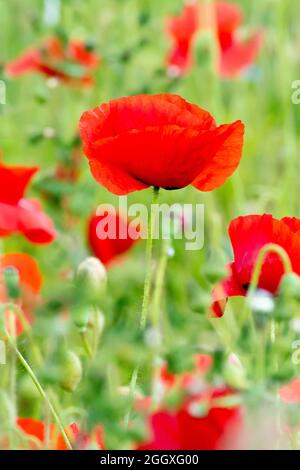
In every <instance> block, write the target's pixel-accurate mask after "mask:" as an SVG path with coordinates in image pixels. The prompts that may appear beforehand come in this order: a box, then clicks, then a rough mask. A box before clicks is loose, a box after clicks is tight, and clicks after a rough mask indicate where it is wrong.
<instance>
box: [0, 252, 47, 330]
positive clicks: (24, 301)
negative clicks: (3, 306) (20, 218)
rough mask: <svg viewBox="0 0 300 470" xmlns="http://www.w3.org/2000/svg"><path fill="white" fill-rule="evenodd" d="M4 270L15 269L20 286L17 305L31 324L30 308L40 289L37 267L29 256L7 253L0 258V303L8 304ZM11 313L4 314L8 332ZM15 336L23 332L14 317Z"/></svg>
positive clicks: (40, 279)
mask: <svg viewBox="0 0 300 470" xmlns="http://www.w3.org/2000/svg"><path fill="white" fill-rule="evenodd" d="M6 269H15V270H16V271H17V273H18V277H19V284H20V292H21V293H20V299H18V303H19V304H20V307H21V308H22V310H23V313H24V316H25V320H27V321H28V322H29V323H31V322H32V307H33V305H34V304H35V302H36V298H37V297H38V294H39V292H40V290H41V287H42V274H41V272H40V270H39V267H38V265H37V263H36V261H35V260H34V258H32V257H31V256H29V255H27V254H25V253H9V254H4V255H1V256H0V302H1V303H5V302H9V298H8V293H7V290H6V287H5V284H4V279H3V276H4V273H5V270H6ZM10 315H11V313H10V312H9V311H7V312H5V323H6V327H7V328H8V330H9V331H10V328H11V317H10ZM14 319H15V334H16V335H20V334H21V333H22V331H23V324H22V321H21V320H20V319H19V318H18V317H17V316H15V318H14Z"/></svg>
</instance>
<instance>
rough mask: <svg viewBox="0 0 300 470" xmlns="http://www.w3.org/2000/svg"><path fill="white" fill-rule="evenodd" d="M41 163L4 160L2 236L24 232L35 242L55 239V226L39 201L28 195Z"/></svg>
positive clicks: (1, 167)
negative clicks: (15, 163) (28, 164)
mask: <svg viewBox="0 0 300 470" xmlns="http://www.w3.org/2000/svg"><path fill="white" fill-rule="evenodd" d="M37 171H38V168H37V167H23V166H6V165H4V164H2V163H1V164H0V182H1V185H0V236H2V237H3V236H7V235H11V234H13V233H22V234H23V235H24V236H25V237H26V238H27V239H28V240H29V241H31V242H32V243H51V242H52V241H53V240H54V238H55V236H56V235H55V230H54V226H53V223H52V221H51V219H50V218H49V217H48V216H47V215H46V214H44V212H42V209H41V207H40V204H39V202H38V201H35V200H31V199H26V198H24V193H25V191H26V188H27V186H28V184H29V182H30V180H31V178H32V177H33V175H34V174H35V173H36V172H37Z"/></svg>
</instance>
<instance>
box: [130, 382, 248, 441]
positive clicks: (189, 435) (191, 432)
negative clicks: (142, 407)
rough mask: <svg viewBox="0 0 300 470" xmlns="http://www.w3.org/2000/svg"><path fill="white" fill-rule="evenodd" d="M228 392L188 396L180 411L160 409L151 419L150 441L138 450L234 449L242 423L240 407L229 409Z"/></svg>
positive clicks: (220, 390) (217, 391)
mask: <svg viewBox="0 0 300 470" xmlns="http://www.w3.org/2000/svg"><path fill="white" fill-rule="evenodd" d="M231 395H232V391H230V390H229V389H225V388H224V389H215V390H212V391H208V392H206V393H203V394H201V395H199V396H197V397H189V398H188V399H187V400H185V401H184V402H183V404H182V405H181V406H180V408H179V409H178V410H177V411H170V410H168V409H165V408H163V409H160V410H158V411H157V412H155V413H153V414H152V415H151V416H150V419H149V427H150V439H149V441H146V442H144V443H141V444H140V445H138V447H137V448H138V450H217V449H224V448H225V449H228V448H231V449H233V448H235V447H236V446H237V438H238V434H239V431H240V429H241V426H242V422H243V413H242V410H241V408H240V407H239V406H230V407H226V406H224V404H222V399H224V398H226V397H230V396H231Z"/></svg>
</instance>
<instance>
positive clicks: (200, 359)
mask: <svg viewBox="0 0 300 470" xmlns="http://www.w3.org/2000/svg"><path fill="white" fill-rule="evenodd" d="M193 360H194V368H193V370H191V371H189V372H182V373H180V374H174V373H173V372H170V370H169V369H168V366H167V364H166V363H163V364H162V365H161V367H160V369H159V370H158V373H155V374H154V377H153V381H154V390H155V392H154V394H155V395H156V396H155V400H154V401H155V404H156V405H157V403H160V402H162V401H163V399H164V398H165V396H166V395H167V394H168V393H170V392H171V391H172V390H174V391H175V390H177V391H178V390H179V391H182V392H183V394H190V395H199V392H200V391H202V390H203V386H204V385H205V382H204V378H205V375H206V374H207V372H208V371H209V370H210V368H211V366H212V364H213V358H212V356H210V355H208V354H195V355H194V357H193ZM152 403H153V397H150V396H148V397H137V400H136V403H135V405H136V409H137V410H139V411H145V410H149V409H150V408H151V405H152Z"/></svg>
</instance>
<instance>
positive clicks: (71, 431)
mask: <svg viewBox="0 0 300 470" xmlns="http://www.w3.org/2000/svg"><path fill="white" fill-rule="evenodd" d="M17 425H18V426H19V428H21V430H22V431H23V432H24V433H25V434H27V435H28V436H31V437H33V438H34V439H36V441H37V442H36V444H35V442H34V440H33V441H32V442H31V447H32V448H33V449H39V448H42V449H44V448H45V446H46V444H47V443H46V426H45V424H44V423H43V422H42V421H38V420H35V419H32V418H18V420H17ZM66 433H67V435H68V438H69V440H70V442H71V444H72V446H73V448H74V449H77V450H84V449H87V448H90V447H95V448H97V449H105V447H104V441H103V429H102V427H101V426H97V427H96V428H95V429H94V430H93V432H92V434H91V435H90V436H89V435H87V434H85V433H82V432H81V431H80V429H79V427H78V426H77V424H76V423H73V424H71V425H70V426H68V428H67V429H66ZM49 441H50V442H49V444H50V449H51V450H68V448H67V446H66V443H65V441H64V439H63V436H62V435H61V434H60V433H59V432H58V431H57V429H56V427H55V426H54V424H50V439H49Z"/></svg>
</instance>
